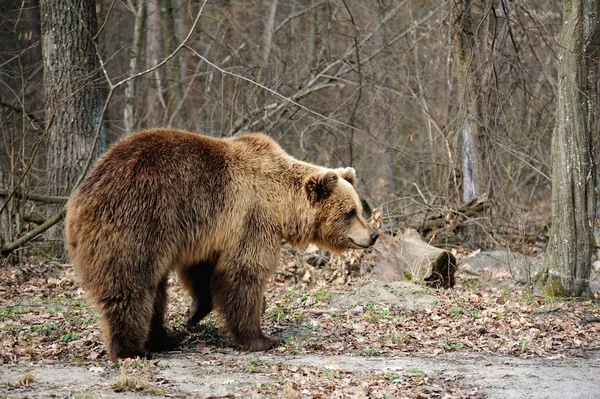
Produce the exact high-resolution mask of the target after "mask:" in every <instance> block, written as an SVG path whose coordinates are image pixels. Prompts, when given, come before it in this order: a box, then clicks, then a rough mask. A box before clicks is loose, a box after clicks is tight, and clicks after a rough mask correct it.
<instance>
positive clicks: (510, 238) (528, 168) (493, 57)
mask: <svg viewBox="0 0 600 399" xmlns="http://www.w3.org/2000/svg"><path fill="white" fill-rule="evenodd" d="M47 3H56V2H51V1H48V2H47ZM58 3H61V2H58ZM69 3H70V2H64V4H69ZM83 3H86V2H83ZM201 6H202V2H198V1H185V0H149V1H148V0H144V1H141V0H128V1H124V0H123V1H111V0H107V1H97V2H96V4H95V7H96V21H95V22H96V24H97V26H98V30H99V33H98V34H97V35H93V36H94V37H93V38H92V39H94V40H93V43H95V47H92V48H88V49H84V48H79V52H80V54H81V52H84V53H85V52H86V51H87V52H88V53H87V54H86V56H87V57H93V55H94V54H96V55H97V56H98V57H99V59H100V60H102V65H100V64H96V66H95V67H92V69H91V70H92V72H93V73H92V74H90V73H87V74H81V73H80V75H82V76H79V77H77V76H78V75H77V71H74V72H73V73H72V74H66V75H64V76H60V77H57V78H56V80H57V81H58V83H52V82H49V81H48V80H45V79H44V71H43V70H44V64H43V62H42V60H43V57H42V41H41V38H42V24H41V19H42V18H41V11H40V4H39V0H26V1H11V0H3V1H2V2H0V16H1V17H0V18H1V19H0V105H1V113H0V138H1V140H0V154H1V155H0V160H1V165H0V185H1V186H2V188H4V190H6V191H8V192H11V191H14V190H15V189H16V194H23V196H19V195H13V197H12V198H11V200H10V201H9V202H8V203H6V202H5V201H3V202H5V203H4V204H3V210H2V240H3V243H4V244H7V243H10V242H11V241H13V240H14V239H15V238H17V237H19V236H21V235H22V234H24V233H25V232H26V231H27V230H28V229H31V228H33V227H34V226H35V225H36V223H37V224H39V223H41V222H43V220H44V217H48V216H49V215H50V214H48V213H46V211H45V209H44V206H43V201H42V202H38V203H37V205H36V208H35V209H33V210H32V209H31V205H30V203H26V201H25V198H26V197H25V196H24V195H28V194H29V195H32V194H33V195H35V194H37V195H53V196H63V197H64V196H67V195H68V194H69V187H67V186H69V185H70V186H72V185H73V180H74V178H73V177H69V178H68V179H67V180H69V179H70V180H69V182H70V183H69V184H67V183H65V182H62V183H60V182H57V181H56V180H53V178H51V177H50V174H49V173H48V171H49V170H50V171H52V170H56V168H57V167H56V166H49V165H52V164H53V163H54V159H56V158H59V159H61V158H65V159H66V158H77V159H76V160H75V165H77V166H78V167H77V169H78V171H80V170H81V168H82V164H85V161H84V160H85V159H87V154H88V153H89V148H88V150H87V152H86V151H85V149H83V150H82V151H79V152H78V151H77V150H73V149H71V148H69V146H67V145H66V144H64V143H63V144H62V145H60V146H58V147H59V148H56V147H57V145H53V144H52V143H56V142H57V141H58V139H57V138H55V137H57V136H60V135H68V134H69V132H68V131H66V130H68V129H69V123H71V124H76V123H78V122H76V121H75V118H74V117H72V118H71V120H70V121H69V120H68V118H69V117H68V114H73V115H81V113H84V114H88V115H90V116H89V117H88V119H91V122H89V123H90V124H91V125H92V126H94V127H95V126H97V125H98V113H99V112H100V110H101V106H102V105H103V104H106V105H107V108H106V112H105V113H104V118H103V124H102V131H101V132H100V139H99V145H98V146H97V147H98V149H99V151H100V152H102V151H103V150H104V149H105V148H106V146H108V145H109V144H110V143H112V142H114V141H115V140H117V139H119V138H120V137H123V136H124V135H127V134H129V133H130V132H131V131H136V130H140V129H145V128H152V127H158V126H169V127H173V128H180V129H187V130H191V131H196V132H203V133H206V134H210V135H214V136H218V137H223V136H231V135H236V134H239V133H240V132H244V131H263V132H265V133H267V134H268V135H270V136H271V137H274V138H275V139H276V140H278V141H279V142H280V143H281V144H282V145H283V147H284V148H285V149H286V150H287V151H289V152H290V153H291V154H293V155H294V156H296V157H298V158H299V159H303V160H307V161H310V162H315V163H318V164H322V165H325V166H332V167H334V166H341V165H351V166H354V167H355V168H356V169H357V171H358V174H359V180H360V182H359V191H360V194H361V195H362V196H363V197H364V198H365V199H366V200H367V201H368V202H369V203H370V204H371V206H373V207H375V206H381V207H382V209H383V219H384V224H385V226H388V227H387V228H388V229H389V230H391V229H394V228H396V227H399V226H412V227H416V228H418V229H419V230H420V231H421V232H423V233H427V232H428V231H430V230H431V228H432V227H436V228H438V229H439V228H442V229H441V230H438V231H437V233H438V234H436V237H435V241H436V242H437V243H438V244H440V243H441V244H444V243H457V242H458V241H460V245H461V246H465V247H471V248H475V247H482V246H483V247H487V246H495V247H496V246H506V245H510V246H513V247H515V248H516V249H522V250H527V251H531V250H536V249H537V250H539V249H543V246H544V240H545V235H546V234H547V229H548V226H549V223H550V218H549V216H550V201H549V199H550V176H551V165H550V164H551V162H550V159H551V153H550V152H551V140H552V129H553V126H554V113H555V108H556V92H557V72H556V66H557V47H558V44H557V38H558V33H559V31H560V25H561V24H560V22H561V2H559V1H534V0H529V1H508V0H485V1H472V2H471V1H429V0H427V1H423V0H419V1H416V0H413V1H411V0H401V1H387V0H381V1H350V0H345V1H318V0H303V1H295V0H285V1H283V0H274V1H234V0H231V1H210V2H208V3H207V4H206V6H205V7H204V9H203V11H202V16H201V18H200V20H199V22H198V24H197V26H196V28H195V29H194V30H193V32H192V34H191V36H190V37H189V39H188V41H187V42H186V46H185V47H184V48H182V49H181V51H179V52H178V53H177V55H175V56H174V57H171V58H169V59H168V62H166V63H165V64H164V65H163V66H161V67H160V68H158V69H156V70H152V72H150V73H147V74H145V75H143V76H140V77H138V78H136V79H133V80H131V81H129V82H127V83H125V84H122V85H120V86H119V87H118V88H116V89H115V90H113V91H112V93H110V92H111V85H114V84H115V83H117V82H120V81H121V80H123V79H125V78H128V77H129V76H131V75H133V74H135V73H136V72H139V71H142V70H145V69H146V68H151V67H153V66H154V65H156V64H157V63H158V62H160V61H161V60H163V59H164V58H165V57H168V55H169V54H170V53H171V52H172V51H173V50H174V49H175V48H176V46H177V45H178V44H180V43H182V42H183V40H184V38H185V37H186V35H187V34H188V31H189V29H190V28H191V27H192V24H193V22H194V19H195V18H196V15H197V13H198V11H199V9H200V7H201ZM65 15H66V14H65ZM65 18H66V17H65ZM65 21H66V19H65ZM44 29H51V27H48V28H44ZM88 33H89V32H88ZM82 35H85V32H84V34H82ZM88 36H89V35H88ZM74 45H75V43H74ZM50 53H52V51H50ZM199 55H201V56H202V57H205V59H206V60H209V61H210V62H212V63H214V64H215V65H216V66H218V67H219V68H221V69H222V70H223V71H225V72H226V73H222V71H219V70H218V69H217V68H215V66H213V65H209V64H208V63H207V62H205V61H204V60H203V59H201V58H199ZM54 57H55V59H54V61H53V62H56V63H59V62H61V60H66V59H68V55H67V54H56V55H55V56H54ZM234 74H235V75H239V76H241V77H243V78H240V77H236V76H234ZM107 76H108V77H109V78H110V80H111V83H108V82H107V79H106V77H107ZM70 79H71V80H76V79H80V80H79V81H75V82H74V85H72V86H68V85H64V81H67V80H70ZM249 80H252V81H253V82H254V83H253V82H249ZM256 83H259V84H260V85H262V86H264V87H268V88H270V89H271V90H273V91H276V92H277V93H280V94H281V95H283V96H285V97H287V98H288V99H292V100H294V101H295V102H296V103H297V104H301V105H302V107H299V106H297V105H296V104H293V103H291V102H289V101H287V100H285V99H282V98H281V97H279V96H277V95H275V94H274V93H273V91H268V90H265V89H263V88H262V87H261V86H260V85H257V84H256ZM49 84H55V85H56V84H58V85H60V84H63V85H64V86H63V87H65V89H64V90H63V91H62V94H63V98H62V99H60V98H59V99H56V101H55V102H53V103H52V104H48V103H47V102H48V101H47V99H46V102H45V97H44V88H45V85H46V86H47V85H49ZM67 87H71V88H73V89H71V91H75V92H78V89H77V87H79V88H81V91H84V90H94V89H97V90H98V93H97V94H95V95H96V98H97V101H96V103H95V105H94V103H92V105H91V106H89V105H87V104H86V103H81V104H80V105H74V106H71V105H69V106H64V107H62V108H61V105H60V102H61V101H63V102H64V101H65V100H68V99H69V96H76V94H74V93H72V92H71V91H70V90H68V89H67ZM109 93H110V94H111V96H110V99H109V101H108V102H107V97H108V95H109ZM78 107H79V109H78ZM90 108H92V109H90ZM53 109H55V110H59V112H58V113H60V115H67V116H65V118H67V121H66V122H63V123H62V124H61V123H59V122H60V121H59V119H60V118H58V117H57V118H56V120H55V121H54V123H55V128H54V129H50V133H48V132H47V130H48V129H46V127H47V123H48V121H49V120H50V119H51V115H52V114H53V111H52V110H53ZM309 110H310V111H309ZM94 118H95V120H94ZM59 125H61V126H63V127H62V128H60V130H61V131H58V132H56V133H53V132H52V130H59V128H58V127H57V126H59ZM71 126H73V125H71ZM74 130H75V129H74ZM88 130H91V131H92V133H90V132H88V133H87V134H88V135H92V136H93V131H94V129H88ZM80 145H82V146H83V145H84V144H83V141H80ZM88 147H89V145H88ZM69 151H71V152H69ZM80 153H85V156H82V155H77V154H80ZM75 174H78V173H75ZM60 185H62V186H64V187H57V186H60ZM475 198H478V199H479V200H476V201H479V202H478V206H477V207H476V208H477V210H478V211H480V212H463V211H464V204H466V203H469V201H471V200H473V199H475ZM4 199H6V197H4ZM42 199H43V198H42ZM53 199H55V200H56V198H48V200H49V201H51V200H53ZM58 201H60V198H59V199H58ZM28 204H29V205H28ZM479 205H484V206H479ZM54 209H56V208H54ZM430 219H434V222H433V223H431V221H430ZM428 220H429V222H428ZM469 224H471V225H477V226H479V227H478V228H477V229H476V230H473V229H472V228H471V229H469V228H466V229H465V228H462V227H463V226H464V225H469ZM444 226H445V227H444ZM457 232H458V233H460V234H461V236H460V238H456V237H455V236H454V233H457ZM54 236H55V237H57V238H60V234H58V235H56V234H55V235H54ZM18 253H21V254H22V253H23V251H18ZM21 259H22V258H21Z"/></svg>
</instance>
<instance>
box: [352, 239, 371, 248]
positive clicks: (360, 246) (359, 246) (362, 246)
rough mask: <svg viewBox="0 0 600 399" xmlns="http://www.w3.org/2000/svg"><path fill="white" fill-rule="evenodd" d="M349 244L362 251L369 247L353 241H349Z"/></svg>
mask: <svg viewBox="0 0 600 399" xmlns="http://www.w3.org/2000/svg"><path fill="white" fill-rule="evenodd" d="M350 242H351V243H352V244H354V245H356V246H357V247H358V248H362V249H367V248H369V247H370V246H371V245H361V244H359V243H357V242H356V241H354V240H353V239H350Z"/></svg>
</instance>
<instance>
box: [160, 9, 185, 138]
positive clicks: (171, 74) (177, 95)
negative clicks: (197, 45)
mask: <svg viewBox="0 0 600 399" xmlns="http://www.w3.org/2000/svg"><path fill="white" fill-rule="evenodd" d="M158 6H159V12H160V25H161V31H162V38H163V46H164V56H165V57H166V56H168V55H169V54H171V53H172V52H173V51H174V50H175V48H177V45H178V44H179V40H178V38H177V35H176V32H175V20H174V15H173V14H174V10H173V2H172V0H158ZM166 69H167V87H168V90H169V97H168V101H167V115H168V118H169V119H168V121H169V122H168V123H167V126H169V127H170V126H173V127H175V128H178V129H186V128H187V117H186V113H185V107H182V106H180V105H181V102H182V101H183V100H184V99H183V82H182V81H181V53H180V54H177V55H175V56H174V57H173V58H172V59H171V60H170V61H169V62H168V63H167V64H166Z"/></svg>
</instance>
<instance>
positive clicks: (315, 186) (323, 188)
mask: <svg viewBox="0 0 600 399" xmlns="http://www.w3.org/2000/svg"><path fill="white" fill-rule="evenodd" d="M337 182H338V175H337V174H335V173H334V172H326V173H316V174H314V175H312V176H310V177H309V178H308V179H306V181H305V182H304V189H305V190H306V195H307V196H308V200H309V201H310V203H311V204H312V205H315V204H317V203H319V202H320V201H323V200H324V199H327V198H328V197H329V196H330V195H331V193H332V192H333V190H334V189H335V186H336V184H337Z"/></svg>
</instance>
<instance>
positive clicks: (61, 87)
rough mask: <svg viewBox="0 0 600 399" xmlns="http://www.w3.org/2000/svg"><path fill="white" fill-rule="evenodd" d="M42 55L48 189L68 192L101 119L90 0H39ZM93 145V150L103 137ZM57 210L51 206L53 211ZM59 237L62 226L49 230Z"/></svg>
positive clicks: (93, 5)
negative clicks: (46, 127) (46, 123)
mask: <svg viewBox="0 0 600 399" xmlns="http://www.w3.org/2000/svg"><path fill="white" fill-rule="evenodd" d="M40 5H41V13H42V17H41V18H42V57H43V62H44V101H45V108H46V120H47V121H48V122H49V121H53V124H52V126H51V128H50V130H49V133H48V138H47V139H48V190H47V191H48V194H50V195H57V196H64V195H69V193H70V191H71V190H72V189H73V186H74V184H75V182H76V181H77V178H78V177H79V175H80V174H81V171H82V170H83V167H84V165H85V162H86V160H87V157H88V156H89V154H90V152H91V151H92V146H93V142H94V133H95V131H96V127H97V126H98V124H99V123H102V121H101V119H100V118H101V113H102V94H101V92H100V89H99V87H98V85H97V81H96V78H97V76H98V72H99V70H100V65H99V61H98V57H97V55H96V51H95V49H94V45H93V42H92V41H93V40H94V36H95V34H96V32H97V30H98V26H97V22H96V3H95V2H94V1H93V0H82V1H75V2H70V1H67V2H63V1H56V0H42V1H41V4H40ZM100 142H101V144H100V145H99V146H98V148H96V149H95V152H96V155H98V154H99V153H100V152H101V151H102V150H103V147H104V144H103V143H104V140H102V139H101V140H100ZM56 211H57V209H53V210H52V213H55V212H56ZM49 238H50V239H56V240H60V239H61V238H62V229H60V228H57V227H56V226H55V227H54V228H53V229H52V230H51V231H50V237H49Z"/></svg>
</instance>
